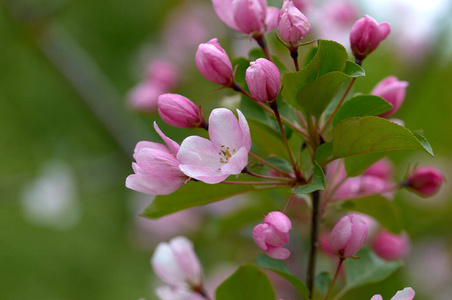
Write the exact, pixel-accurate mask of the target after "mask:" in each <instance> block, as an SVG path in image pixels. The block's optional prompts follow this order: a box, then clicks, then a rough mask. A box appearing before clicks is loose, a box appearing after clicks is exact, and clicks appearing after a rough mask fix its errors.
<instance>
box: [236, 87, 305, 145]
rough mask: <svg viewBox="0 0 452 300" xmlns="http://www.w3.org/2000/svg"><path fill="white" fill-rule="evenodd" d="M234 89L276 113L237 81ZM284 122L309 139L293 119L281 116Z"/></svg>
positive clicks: (270, 111) (268, 110)
mask: <svg viewBox="0 0 452 300" xmlns="http://www.w3.org/2000/svg"><path fill="white" fill-rule="evenodd" d="M233 89H234V90H235V91H238V92H240V93H242V94H243V95H245V96H247V97H248V98H250V99H251V100H252V101H253V102H254V103H256V104H257V105H259V106H260V107H261V108H262V109H264V110H266V111H267V112H269V113H271V114H272V115H274V111H273V110H272V109H271V108H269V107H268V106H266V105H265V104H264V103H262V102H260V101H257V100H256V99H254V98H253V96H251V95H250V93H248V92H247V91H245V90H244V89H243V88H242V87H241V86H240V85H239V84H238V83H236V84H235V85H234V87H233ZM281 120H282V122H284V124H286V125H288V126H290V127H291V128H292V129H294V130H295V131H297V132H298V133H300V134H301V135H302V136H303V137H304V138H305V139H307V138H308V137H309V136H308V134H307V133H306V132H305V131H304V130H303V129H301V128H300V127H298V126H297V125H295V124H294V123H292V122H291V121H289V120H288V119H286V118H284V117H281Z"/></svg>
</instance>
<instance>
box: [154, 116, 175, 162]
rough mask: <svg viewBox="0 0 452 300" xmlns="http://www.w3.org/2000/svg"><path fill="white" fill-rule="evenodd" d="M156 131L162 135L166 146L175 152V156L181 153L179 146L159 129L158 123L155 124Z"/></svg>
mask: <svg viewBox="0 0 452 300" xmlns="http://www.w3.org/2000/svg"><path fill="white" fill-rule="evenodd" d="M154 129H155V131H157V133H158V134H159V135H160V137H161V138H162V140H163V141H164V142H165V144H166V145H167V146H168V148H169V149H170V150H171V152H173V153H174V154H177V152H179V148H180V146H179V144H178V143H176V142H175V141H173V140H172V139H170V138H169V137H167V136H166V135H165V134H164V133H163V132H162V131H161V130H160V128H159V127H158V125H157V122H154Z"/></svg>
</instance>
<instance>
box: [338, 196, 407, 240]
mask: <svg viewBox="0 0 452 300" xmlns="http://www.w3.org/2000/svg"><path fill="white" fill-rule="evenodd" d="M341 207H342V208H343V209H345V210H351V211H356V212H361V213H364V214H366V215H369V216H371V217H373V218H374V219H375V220H377V221H378V222H379V223H380V224H381V225H382V226H384V227H385V228H386V229H388V230H389V231H391V232H393V233H400V232H401V231H402V226H401V224H400V217H399V213H398V211H397V208H396V206H395V205H394V203H393V202H392V201H389V200H388V199H386V198H385V197H383V196H381V195H373V196H368V197H363V198H358V199H353V200H348V201H345V202H344V203H342V205H341Z"/></svg>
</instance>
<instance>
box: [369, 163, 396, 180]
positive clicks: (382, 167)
mask: <svg viewBox="0 0 452 300" xmlns="http://www.w3.org/2000/svg"><path fill="white" fill-rule="evenodd" d="M363 175H366V176H374V177H377V178H380V179H383V180H385V181H387V182H389V181H391V180H392V178H393V177H394V166H393V165H392V163H391V161H390V160H389V159H387V158H384V159H381V160H379V161H377V162H376V163H374V164H373V165H371V166H370V167H369V168H368V169H367V170H366V171H365V172H364V174H363Z"/></svg>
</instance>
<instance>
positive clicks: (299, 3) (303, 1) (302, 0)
mask: <svg viewBox="0 0 452 300" xmlns="http://www.w3.org/2000/svg"><path fill="white" fill-rule="evenodd" d="M292 2H293V4H294V5H295V7H296V8H298V9H299V10H300V11H302V12H304V11H305V10H307V9H308V8H309V6H310V5H311V2H312V0H292Z"/></svg>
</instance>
